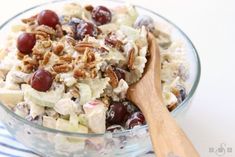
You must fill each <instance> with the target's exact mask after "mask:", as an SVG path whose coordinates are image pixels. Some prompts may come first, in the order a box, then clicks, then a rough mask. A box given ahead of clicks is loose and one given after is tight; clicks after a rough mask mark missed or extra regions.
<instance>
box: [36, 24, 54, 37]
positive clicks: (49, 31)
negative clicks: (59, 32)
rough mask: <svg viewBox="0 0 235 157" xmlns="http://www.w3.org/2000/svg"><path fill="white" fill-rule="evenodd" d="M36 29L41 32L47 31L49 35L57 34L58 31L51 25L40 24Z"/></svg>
mask: <svg viewBox="0 0 235 157" xmlns="http://www.w3.org/2000/svg"><path fill="white" fill-rule="evenodd" d="M35 31H36V32H37V31H39V32H44V33H47V34H49V35H56V31H55V30H54V29H53V28H51V27H49V26H46V25H40V26H38V27H36V28H35Z"/></svg>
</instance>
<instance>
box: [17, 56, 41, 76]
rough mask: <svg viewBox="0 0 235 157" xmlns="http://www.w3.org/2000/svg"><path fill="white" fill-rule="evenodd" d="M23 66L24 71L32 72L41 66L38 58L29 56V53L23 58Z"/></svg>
mask: <svg viewBox="0 0 235 157" xmlns="http://www.w3.org/2000/svg"><path fill="white" fill-rule="evenodd" d="M22 61H23V66H22V67H21V69H22V71H23V72H26V73H30V72H32V71H33V70H36V69H37V68H38V66H39V63H38V61H37V60H35V59H33V58H31V57H29V56H28V55H25V56H24V58H23V60H22Z"/></svg>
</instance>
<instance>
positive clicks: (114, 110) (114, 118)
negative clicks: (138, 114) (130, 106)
mask: <svg viewBox="0 0 235 157" xmlns="http://www.w3.org/2000/svg"><path fill="white" fill-rule="evenodd" d="M127 114H128V113H127V109H126V107H125V106H124V105H123V104H122V103H121V102H113V103H111V105H110V108H109V110H108V111H107V117H106V118H107V121H108V122H109V123H110V124H121V123H122V122H123V121H124V120H125V119H126V117H127Z"/></svg>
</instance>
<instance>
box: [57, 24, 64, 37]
mask: <svg viewBox="0 0 235 157" xmlns="http://www.w3.org/2000/svg"><path fill="white" fill-rule="evenodd" d="M55 28H56V36H57V37H59V38H62V37H63V36H64V32H63V29H62V27H61V25H59V24H57V25H56V26H55Z"/></svg>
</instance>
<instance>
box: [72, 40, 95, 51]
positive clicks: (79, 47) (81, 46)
mask: <svg viewBox="0 0 235 157" xmlns="http://www.w3.org/2000/svg"><path fill="white" fill-rule="evenodd" d="M87 48H90V49H94V48H99V46H98V45H97V44H95V43H89V42H80V43H77V44H76V45H75V46H74V49H75V50H76V51H77V52H79V53H84V52H85V51H86V49H87Z"/></svg>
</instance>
